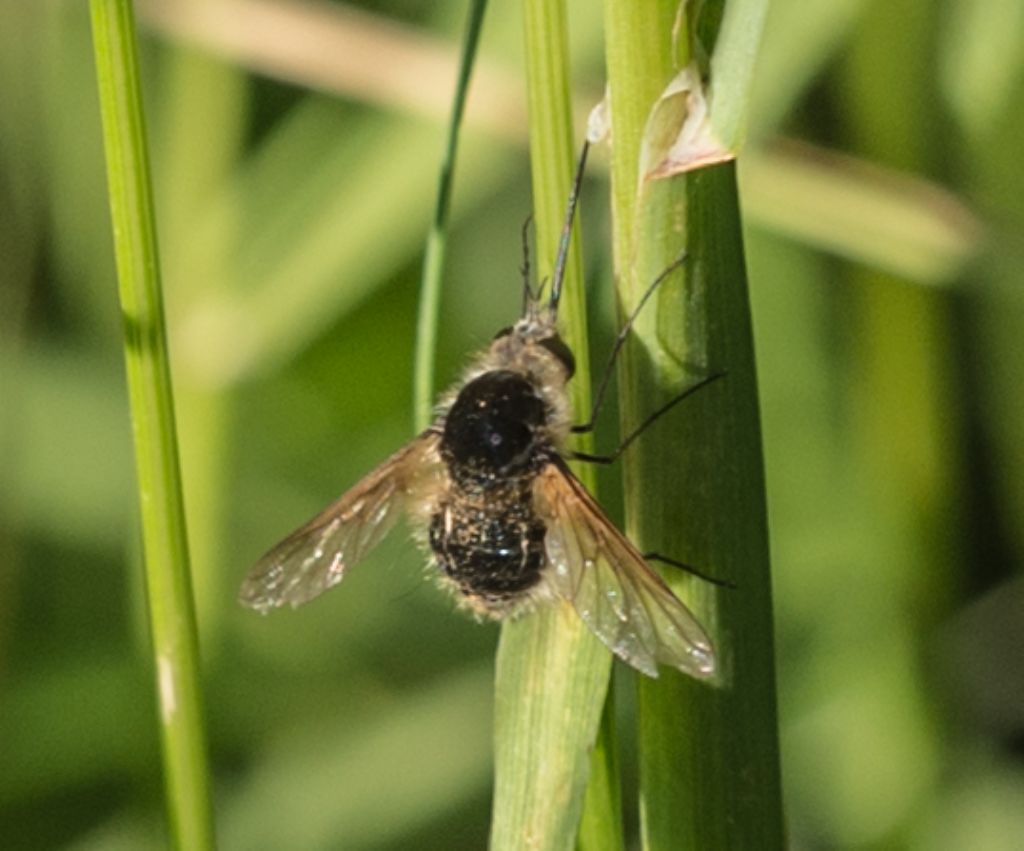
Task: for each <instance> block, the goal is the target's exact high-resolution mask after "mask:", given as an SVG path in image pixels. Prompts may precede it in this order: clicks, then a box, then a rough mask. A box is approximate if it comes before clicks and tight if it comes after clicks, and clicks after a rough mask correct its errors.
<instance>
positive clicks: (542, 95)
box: [491, 0, 617, 849]
mask: <svg viewBox="0 0 1024 851" xmlns="http://www.w3.org/2000/svg"><path fill="white" fill-rule="evenodd" d="M523 9H524V16H525V39H526V63H527V87H528V100H529V107H530V150H531V162H532V166H533V198H534V226H535V232H536V243H537V267H538V272H537V274H538V278H539V279H541V280H543V279H544V278H545V276H550V273H551V270H552V266H553V264H554V257H555V249H556V244H557V240H558V236H559V233H560V231H561V225H562V220H563V217H564V215H565V204H566V199H567V198H568V197H569V188H570V184H571V180H572V168H573V163H574V160H575V157H576V151H575V146H574V142H573V132H572V130H573V128H572V110H571V102H570V97H569V77H568V67H569V63H568V37H567V30H566V18H565V6H564V3H562V2H554V3H552V2H546V0H526V2H524V4H523ZM578 227H579V226H578V222H577V231H578ZM585 307H586V305H585V300H584V292H583V287H582V274H581V254H580V248H579V241H578V239H575V238H574V239H573V241H572V248H571V252H570V256H569V262H568V274H567V276H566V285H565V290H564V293H563V298H562V302H561V308H560V318H561V330H562V334H563V335H564V337H565V339H566V341H567V342H568V343H569V345H570V347H571V348H572V349H573V352H574V353H575V355H576V365H577V371H576V377H575V379H574V381H573V382H572V385H571V386H572V394H573V398H572V401H573V406H574V410H576V411H587V410H589V391H590V368H589V359H588V354H587V347H586V340H587V335H586V309H585ZM581 475H582V476H583V478H584V482H585V483H586V484H587V485H588V487H592V486H593V483H594V482H593V476H592V475H591V474H590V471H586V470H583V471H581ZM610 666H611V657H610V655H609V654H608V652H607V651H606V650H605V649H604V648H603V647H602V646H601V645H600V643H599V642H598V641H597V639H595V638H594V637H593V636H592V635H591V634H590V633H589V632H588V631H587V629H586V628H585V627H584V625H583V623H582V621H581V620H580V619H579V617H578V616H577V615H576V614H575V612H573V611H572V610H571V609H570V608H569V607H568V606H567V605H561V606H558V605H552V606H549V607H546V608H543V609H541V610H540V611H538V612H536V613H534V614H532V615H530V616H529V617H525V618H521V619H520V620H518V621H515V622H512V623H507V624H506V625H505V626H504V627H503V628H502V633H501V642H500V645H499V648H498V660H497V675H496V701H495V789H494V809H493V820H492V824H491V847H492V849H521V848H524V847H529V848H536V849H555V848H559V849H568V848H571V847H573V844H574V842H575V840H576V834H577V828H578V825H579V822H580V814H581V812H582V809H583V803H584V791H585V788H586V781H587V775H588V764H589V759H590V750H591V748H593V747H594V743H595V740H596V738H597V735H598V728H599V724H600V719H601V705H602V701H603V700H604V696H605V693H606V691H607V686H608V674H609V670H610ZM597 764H598V765H599V766H607V765H608V763H607V761H604V762H599V763H597ZM595 788H596V789H606V790H614V789H615V788H616V782H615V780H614V778H606V779H605V780H603V781H602V782H601V783H600V784H598V785H597V786H595ZM616 805H617V802H615V801H595V800H594V795H591V796H590V800H589V801H588V806H596V807H599V808H602V809H608V808H610V807H613V806H616ZM612 822H613V823H614V820H612ZM605 847H608V846H607V845H606V846H605ZM611 847H614V845H613V846H611Z"/></svg>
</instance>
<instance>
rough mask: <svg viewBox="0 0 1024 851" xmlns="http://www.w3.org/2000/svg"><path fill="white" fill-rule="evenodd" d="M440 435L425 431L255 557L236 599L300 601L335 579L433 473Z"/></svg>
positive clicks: (259, 605)
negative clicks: (277, 542)
mask: <svg viewBox="0 0 1024 851" xmlns="http://www.w3.org/2000/svg"><path fill="white" fill-rule="evenodd" d="M438 439H439V436H438V434H437V433H435V432H433V431H426V432H423V434H421V435H420V436H419V437H417V438H416V439H415V440H414V441H412V443H410V444H408V445H407V446H405V447H404V448H402V449H400V450H399V451H398V452H396V453H395V454H394V455H392V456H391V457H390V458H388V460H387V461H385V462H384V463H383V464H381V465H380V466H379V467H377V469H376V470H374V471H373V472H372V473H370V474H369V475H368V476H366V477H365V478H363V479H362V480H361V481H359V482H358V483H357V484H356V485H354V486H353V487H352V488H351V489H350V490H349V491H347V492H346V493H345V494H343V495H342V496H341V498H340V499H338V500H337V501H336V502H334V503H332V504H331V505H329V506H328V507H327V508H326V509H324V510H323V511H322V512H321V513H320V514H318V515H317V516H316V517H314V518H313V519H312V520H310V521H309V522H308V523H307V524H306V525H305V526H303V527H302V528H301V529H297V530H296V531H295V532H292V534H291V535H289V536H288V537H287V538H285V539H284V540H283V541H281V543H279V544H278V545H277V546H276V547H274V548H273V549H272V550H270V552H268V553H267V554H266V555H265V556H263V558H261V559H260V560H259V561H258V562H256V564H255V566H254V567H253V568H252V570H251V571H250V572H249V575H248V576H246V578H245V581H244V582H243V583H242V589H241V591H240V592H239V596H238V598H239V601H240V602H241V603H242V604H243V605H245V606H249V607H251V608H253V609H256V610H257V611H260V612H267V611H269V610H270V609H274V608H277V607H278V606H283V605H285V604H286V603H287V604H289V605H290V606H292V607H293V608H294V607H296V606H301V605H302V604H304V603H308V602H309V601H310V600H312V599H313V598H314V597H317V596H319V595H320V594H322V593H323V592H324V591H326V590H327V589H328V588H331V587H333V586H334V585H337V584H338V583H339V582H341V580H342V579H343V578H344V576H345V572H346V571H347V570H348V569H349V568H350V567H352V565H354V564H355V563H356V562H358V561H359V560H360V559H362V558H363V557H364V556H365V555H366V554H367V553H368V552H370V550H371V549H373V548H374V547H375V546H376V545H377V544H378V543H380V541H381V540H382V539H383V538H384V536H385V535H386V534H387V533H388V532H389V531H390V530H391V528H392V527H393V526H394V525H395V522H396V521H397V520H398V515H399V514H400V513H401V512H402V510H404V509H405V508H406V507H407V506H408V503H409V501H410V499H413V498H414V497H415V496H416V494H417V493H418V492H419V491H420V490H421V488H422V487H423V485H424V483H425V481H426V480H427V479H428V478H429V477H431V476H434V475H436V474H437V471H438V465H439V458H438V454H437V445H438Z"/></svg>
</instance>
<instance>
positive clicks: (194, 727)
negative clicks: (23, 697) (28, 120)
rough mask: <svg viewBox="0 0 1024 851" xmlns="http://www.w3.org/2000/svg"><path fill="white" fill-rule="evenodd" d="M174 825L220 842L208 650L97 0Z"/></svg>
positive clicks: (143, 221) (120, 37)
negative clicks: (201, 634) (198, 617)
mask: <svg viewBox="0 0 1024 851" xmlns="http://www.w3.org/2000/svg"><path fill="white" fill-rule="evenodd" d="M92 23H93V42H94V47H95V55H96V70H97V77H98V81H99V91H100V106H101V111H102V118H103V135H104V142H105V147H106V155H107V173H108V183H109V194H110V206H111V216H112V220H113V226H114V248H115V253H116V258H117V271H118V279H119V289H120V297H121V309H122V312H123V321H124V330H125V359H126V363H127V373H128V391H129V399H130V404H131V415H132V428H133V433H134V439H135V454H136V468H137V476H138V489H139V499H140V502H141V506H142V509H141V511H142V532H143V546H144V552H145V562H146V586H147V594H148V604H149V616H150V623H151V628H152V637H153V654H154V661H155V667H156V677H157V686H158V688H157V695H158V701H159V708H160V722H161V740H162V745H163V753H164V771H165V776H166V785H167V804H168V812H169V818H170V823H171V832H172V835H173V838H174V843H175V845H176V846H177V847H183V848H189V849H204V848H212V847H213V821H212V814H211V810H210V800H209V790H208V772H207V766H206V743H205V734H204V729H203V721H202V700H201V697H202V695H201V690H200V685H199V652H198V642H197V639H196V624H195V612H194V609H193V604H192V592H191V582H190V577H189V565H188V542H187V538H186V533H185V519H184V507H183V501H182V496H181V479H180V473H179V469H178V449H177V441H176V436H175V430H174V405H173V400H172V396H171V379H170V369H169V365H168V359H167V345H166V329H165V325H164V311H163V303H162V296H161V290H160V275H159V262H158V256H157V245H156V231H155V225H154V220H153V202H152V197H151V189H150V175H149V163H148V156H147V152H146V140H145V135H146V131H145V121H144V118H143V113H142V99H141V92H140V88H139V69H138V57H137V49H136V43H135V27H134V20H133V15H132V6H131V3H130V2H129V0H92Z"/></svg>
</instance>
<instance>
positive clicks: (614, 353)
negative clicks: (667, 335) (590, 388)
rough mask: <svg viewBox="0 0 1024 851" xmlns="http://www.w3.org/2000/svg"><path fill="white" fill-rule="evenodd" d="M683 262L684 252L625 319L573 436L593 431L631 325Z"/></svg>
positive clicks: (651, 286) (684, 259)
mask: <svg viewBox="0 0 1024 851" xmlns="http://www.w3.org/2000/svg"><path fill="white" fill-rule="evenodd" d="M685 262H686V252H685V251H684V252H683V253H682V254H680V255H679V256H678V257H677V258H676V259H675V260H673V261H672V262H671V263H670V264H669V265H668V266H666V267H665V269H663V270H662V272H661V274H659V275H658V277H657V278H655V279H654V282H653V283H652V284H651V285H650V286H649V287H648V288H647V291H646V292H645V293H644V294H643V295H642V296H641V297H640V301H639V302H637V305H636V307H634V308H633V312H632V313H631V314H630V315H629V318H628V319H626V321H625V322H624V323H623V325H622V327H621V328H620V329H619V333H618V336H616V338H615V342H614V343H613V344H612V350H611V352H610V353H609V355H608V362H607V363H606V364H605V366H604V375H602V376H601V383H600V384H599V385H598V387H597V395H595V396H594V405H593V407H592V408H591V409H590V419H588V420H587V421H586V422H585V423H582V424H580V425H574V426H573V427H572V431H573V433H574V434H586V433H587V432H591V431H593V430H594V425H595V424H596V422H597V417H598V414H600V413H601V405H602V404H603V403H604V395H605V391H607V389H608V383H609V382H610V381H611V380H612V371H613V370H614V368H615V359H616V358H617V357H618V355H619V352H620V351H621V350H622V346H623V345H624V344H625V342H626V338H627V337H628V336H629V332H630V330H632V328H633V323H634V322H636V318H637V317H638V316H639V315H640V310H641V309H642V308H643V306H644V305H645V304H647V300H648V299H649V298H650V297H651V296H652V295H653V294H654V291H655V290H656V289H657V288H658V284H660V283H661V282H662V281H664V280H665V279H666V278H667V277H668V276H669V275H671V274H672V272H674V271H675V270H676V269H678V268H679V267H680V266H682V265H683V263H685Z"/></svg>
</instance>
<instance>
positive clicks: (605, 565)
mask: <svg viewBox="0 0 1024 851" xmlns="http://www.w3.org/2000/svg"><path fill="white" fill-rule="evenodd" d="M534 498H535V504H536V508H537V511H538V512H539V513H540V514H541V516H542V517H544V518H545V520H546V522H547V525H548V529H547V535H546V537H545V549H546V552H547V557H548V562H549V569H550V574H549V575H550V579H549V581H550V582H551V583H552V586H553V587H554V589H555V590H556V592H557V593H558V595H559V596H561V597H563V598H565V599H566V600H568V601H569V602H571V603H572V605H573V607H574V608H575V609H576V611H577V613H578V614H579V616H580V617H581V618H582V619H583V621H584V622H585V623H586V625H587V626H588V627H590V629H591V630H592V631H593V632H594V634H595V635H596V636H597V637H598V638H600V639H601V641H603V642H604V643H605V644H606V645H607V646H608V648H609V649H610V650H611V651H612V652H613V653H614V654H615V655H616V656H618V657H619V658H620V659H622V660H623V661H625V662H627V663H629V664H630V665H632V666H633V667H634V668H636V669H637V670H639V671H641V672H643V673H645V674H647V675H648V676H651V677H657V676H658V663H659V662H660V663H662V664H665V665H671V666H672V667H674V668H678V669H679V670H680V671H683V672H684V673H686V674H690V675H691V676H694V677H699V678H702V679H706V678H709V677H712V676H713V675H714V673H715V655H714V651H713V650H712V648H711V642H710V641H709V640H708V637H707V635H706V634H705V632H704V630H703V629H702V628H701V626H700V624H699V623H697V620H696V618H694V616H693V615H692V614H691V613H690V611H689V609H687V608H686V606H684V605H683V604H682V602H680V600H679V598H678V597H676V596H675V594H673V593H672V591H671V590H670V589H669V587H668V586H667V585H666V584H665V583H664V581H662V579H661V577H660V576H658V575H657V574H656V573H654V571H652V570H651V569H650V567H648V566H647V563H646V562H645V561H644V558H643V556H642V555H641V554H640V553H639V552H638V551H637V549H636V547H634V546H633V545H632V544H631V543H630V542H629V540H628V539H627V538H626V537H625V536H624V535H623V534H622V533H621V532H620V531H619V530H618V529H616V528H615V525H614V524H613V523H612V522H611V521H610V520H609V519H608V517H607V516H606V515H605V513H604V512H603V511H602V510H601V507H600V506H599V505H598V504H597V503H596V502H595V501H594V498H593V497H592V496H591V495H590V494H589V493H587V490H586V488H584V487H583V485H582V483H581V482H580V481H579V479H577V478H576V477H575V476H574V475H573V474H572V472H571V471H570V470H569V468H568V467H567V466H566V464H565V462H564V461H562V459H560V458H555V459H553V460H552V461H551V462H550V463H549V464H548V465H547V466H546V467H545V468H544V469H543V470H542V471H541V473H540V475H539V476H538V478H537V483H536V485H535V489H534Z"/></svg>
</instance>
